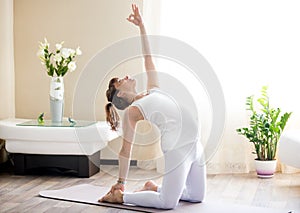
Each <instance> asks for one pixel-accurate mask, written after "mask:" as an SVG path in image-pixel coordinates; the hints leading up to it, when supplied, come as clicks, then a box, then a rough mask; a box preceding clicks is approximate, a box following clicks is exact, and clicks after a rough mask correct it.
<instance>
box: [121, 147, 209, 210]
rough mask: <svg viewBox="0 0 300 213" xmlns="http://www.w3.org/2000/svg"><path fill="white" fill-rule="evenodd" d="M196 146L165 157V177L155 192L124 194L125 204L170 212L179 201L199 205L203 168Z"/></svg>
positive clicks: (203, 191)
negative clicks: (168, 210) (197, 203)
mask: <svg viewBox="0 0 300 213" xmlns="http://www.w3.org/2000/svg"><path fill="white" fill-rule="evenodd" d="M196 144H197V146H200V144H198V143H192V144H188V145H186V146H184V147H181V148H178V149H176V150H172V151H169V152H167V153H165V155H164V157H165V176H164V177H163V182H162V186H161V187H159V189H158V191H157V192H154V191H142V192H133V193H128V192H125V193H124V196H123V200H124V202H125V203H130V204H134V205H137V206H145V207H155V208H161V209H173V208H175V207H176V205H177V204H178V202H179V200H185V201H189V202H201V201H203V199H204V196H205V187H206V168H205V164H204V161H203V160H201V156H202V153H203V150H202V147H198V148H197V147H196Z"/></svg>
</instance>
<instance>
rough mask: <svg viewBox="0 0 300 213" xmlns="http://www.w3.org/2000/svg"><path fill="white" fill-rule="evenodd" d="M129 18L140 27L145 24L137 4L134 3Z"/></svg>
mask: <svg viewBox="0 0 300 213" xmlns="http://www.w3.org/2000/svg"><path fill="white" fill-rule="evenodd" d="M127 20H128V21H129V22H131V23H133V24H135V25H136V26H139V27H141V26H142V25H143V19H142V16H141V14H140V11H139V8H138V6H137V5H136V4H132V13H131V14H130V15H129V16H128V18H127Z"/></svg>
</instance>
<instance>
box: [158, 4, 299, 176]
mask: <svg viewBox="0 0 300 213" xmlns="http://www.w3.org/2000/svg"><path fill="white" fill-rule="evenodd" d="M161 2H162V10H161V18H162V19H161V22H160V24H161V31H160V34H162V35H167V36H171V37H175V38H177V39H180V40H182V41H184V42H186V43H188V44H189V45H191V46H192V47H194V48H196V49H197V50H198V51H199V52H200V53H201V54H202V55H203V56H204V57H205V58H206V59H207V60H208V62H209V63H210V64H211V66H212V67H213V69H214V71H215V73H216V74H217V76H218V78H219V80H220V82H221V85H222V88H223V91H224V95H225V101H226V119H227V120H226V126H225V129H224V134H223V138H222V140H221V146H220V147H219V152H218V153H217V155H216V156H215V158H214V160H215V162H216V164H215V165H214V168H212V169H213V170H215V171H216V170H218V171H219V172H222V171H227V172H230V171H248V169H249V168H248V165H247V160H248V158H254V156H253V155H251V152H250V150H249V148H248V144H247V143H246V139H244V138H243V137H242V136H239V135H237V133H236V131H235V129H236V128H237V127H242V126H245V125H247V122H248V114H247V112H246V111H245V98H246V97H247V96H250V95H252V94H259V91H260V89H261V87H262V86H263V85H268V86H269V94H270V101H271V105H272V106H274V107H280V108H281V109H282V111H292V112H293V114H292V117H291V119H290V120H289V122H288V125H287V129H293V128H300V124H299V119H300V99H299V98H298V96H299V94H298V93H299V91H300V84H299V78H298V76H299V75H298V73H299V70H300V60H299V59H300V39H299V38H300V28H299V26H300V13H299V8H300V2H299V1H296V0H252V1H248V0H228V1H222V0H210V1H202V0H199V1H193V0H185V1H183V0H164V1H161ZM178 51H180V50H178ZM167 67H170V66H167ZM163 68H164V67H163ZM172 71H173V70H172ZM220 107H222V106H220ZM202 119H203V120H204V121H203V123H204V124H203V126H204V128H206V127H207V126H208V125H209V123H208V122H207V117H205V116H204V117H202ZM208 131H209V129H208ZM204 135H205V136H207V133H204ZM251 148H252V147H250V149H251Z"/></svg>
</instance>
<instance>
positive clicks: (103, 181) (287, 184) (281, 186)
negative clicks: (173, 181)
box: [0, 164, 300, 213]
mask: <svg viewBox="0 0 300 213" xmlns="http://www.w3.org/2000/svg"><path fill="white" fill-rule="evenodd" d="M3 167H4V168H3ZM117 174H118V168H117V167H116V166H102V168H101V171H100V172H99V173H97V174H96V175H94V176H92V177H90V178H78V177H75V176H72V175H71V174H69V175H66V174H60V173H56V172H53V171H48V172H46V173H42V174H34V175H26V176H17V175H14V174H13V172H12V170H11V169H10V168H7V167H5V166H3V165H1V164H0V212H30V213H32V212H39V213H42V212H45V213H50V212H58V213H60V212H61V213H66V212H72V213H73V212H80V213H89V212H104V213H105V212H109V213H119V212H122V213H124V212H126V213H128V212H130V211H128V210H119V209H111V208H106V207H101V206H93V205H86V204H80V203H73V202H66V201H59V200H51V199H45V198H42V197H38V192H39V191H41V190H46V189H60V188H64V187H68V186H74V185H78V184H85V183H88V184H95V185H100V186H110V185H112V184H114V183H115V181H116V175H117ZM129 179H130V180H129V181H128V183H127V185H126V187H127V188H126V189H127V190H136V189H138V188H140V187H142V185H143V183H144V182H145V181H146V180H149V179H154V180H155V181H156V182H158V183H161V181H162V177H161V175H159V174H158V173H156V172H155V171H153V170H151V171H146V170H141V169H138V168H137V167H135V166H133V167H131V169H130V174H129ZM206 201H209V202H212V201H213V202H224V203H234V204H242V205H248V206H259V207H270V208H282V209H288V210H291V211H293V212H300V173H296V174H282V173H277V174H275V176H274V177H273V178H272V179H260V178H257V177H256V174H255V173H249V174H223V175H208V176H207V194H206Z"/></svg>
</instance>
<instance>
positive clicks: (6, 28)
mask: <svg viewBox="0 0 300 213" xmlns="http://www.w3.org/2000/svg"><path fill="white" fill-rule="evenodd" d="M0 47H1V48H0V119H3V118H8V117H14V113H15V95H14V92H15V89H14V59H13V1H11V0H1V1H0Z"/></svg>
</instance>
